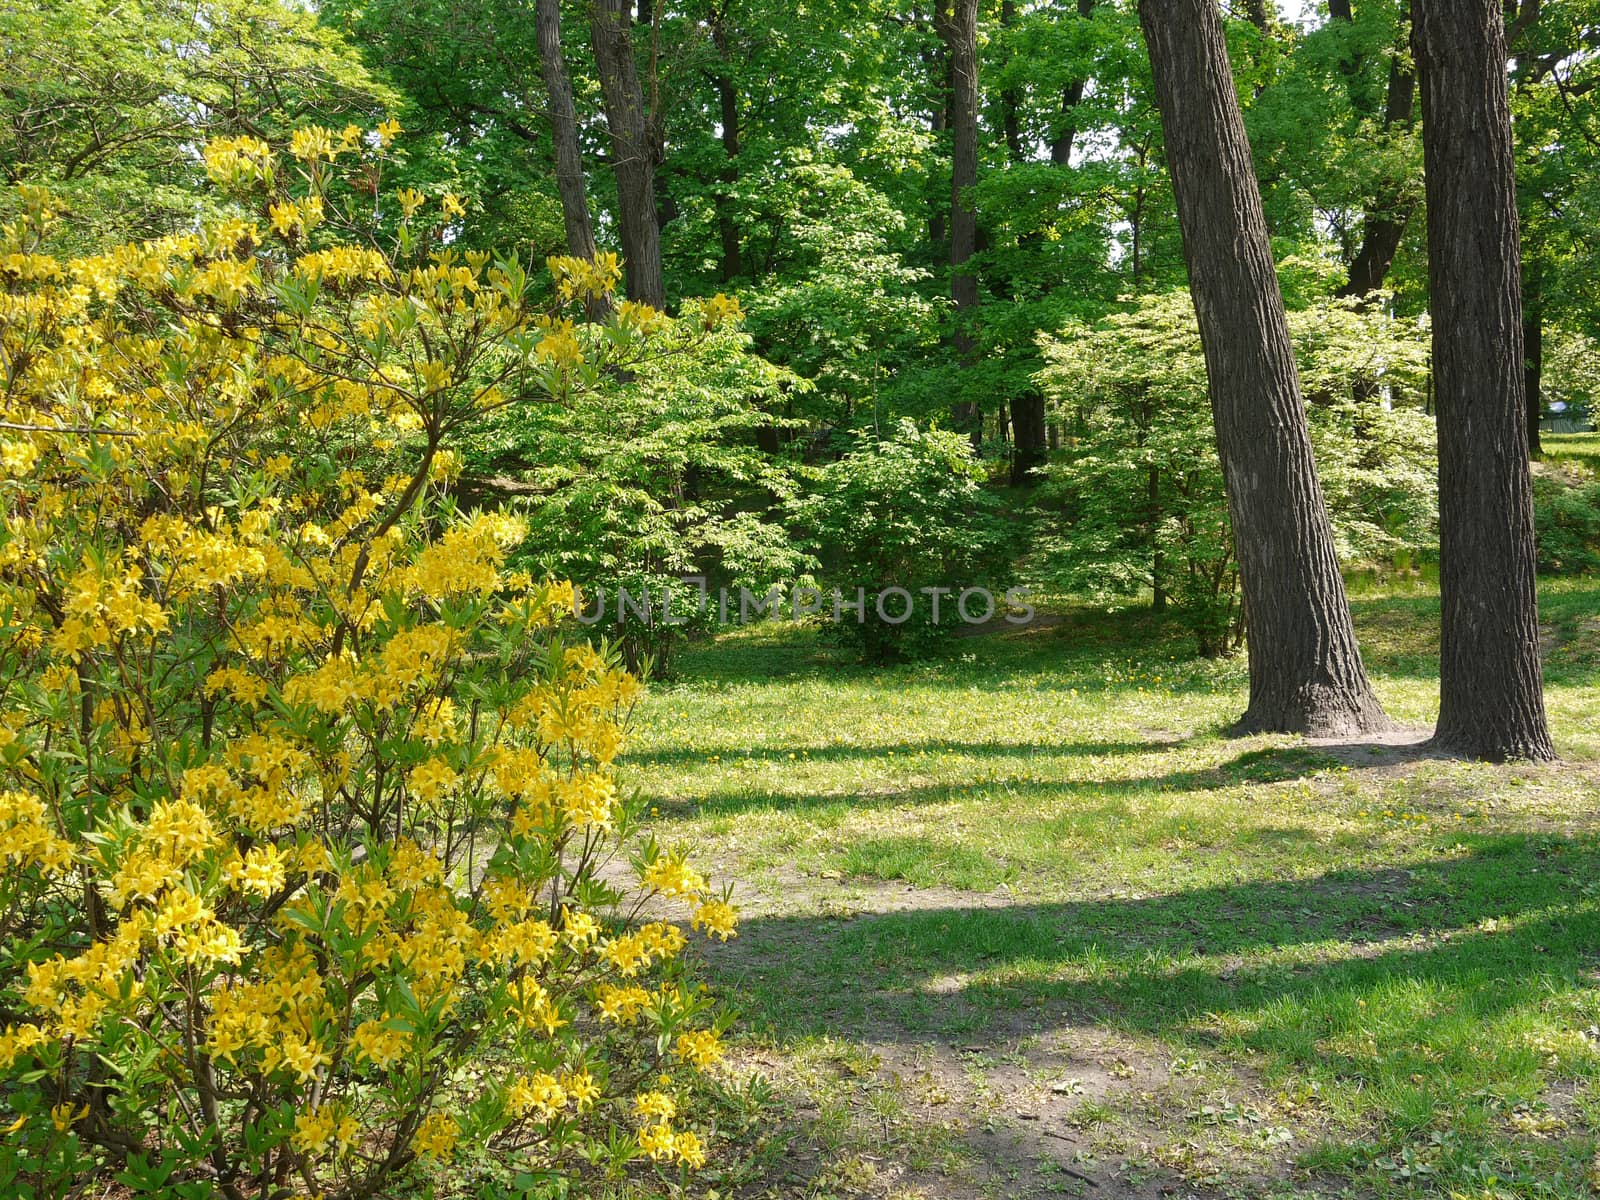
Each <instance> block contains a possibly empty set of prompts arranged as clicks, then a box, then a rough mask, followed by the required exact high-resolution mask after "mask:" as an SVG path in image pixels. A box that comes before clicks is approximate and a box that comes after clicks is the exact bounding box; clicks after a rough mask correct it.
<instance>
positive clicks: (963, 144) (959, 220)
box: [939, 0, 983, 438]
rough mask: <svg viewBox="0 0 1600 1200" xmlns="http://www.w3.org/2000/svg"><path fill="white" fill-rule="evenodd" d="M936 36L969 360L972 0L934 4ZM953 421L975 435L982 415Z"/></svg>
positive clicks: (974, 229) (974, 120)
mask: <svg viewBox="0 0 1600 1200" xmlns="http://www.w3.org/2000/svg"><path fill="white" fill-rule="evenodd" d="M939 36H940V38H941V39H942V40H943V42H944V47H945V54H946V55H947V56H948V60H949V63H950V299H951V300H952V301H954V302H955V307H956V316H955V319H956V332H955V348H956V355H957V356H958V357H959V358H960V359H961V361H963V362H967V361H969V360H970V359H971V357H972V353H973V349H974V345H975V341H974V338H973V336H972V330H971V322H972V319H973V316H974V314H975V312H976V310H977V307H978V275H977V271H976V270H975V269H974V268H973V265H972V256H973V255H974V254H976V253H977V249H978V217H977V213H976V212H975V211H974V210H973V207H972V197H971V196H970V195H969V194H968V193H969V191H970V189H972V188H974V187H976V186H977V183H978V0H951V3H950V6H949V8H948V9H946V8H944V7H943V5H941V6H940V10H939ZM957 416H958V420H959V421H961V422H963V423H965V424H967V425H968V426H969V427H972V428H973V429H974V437H975V438H976V436H977V426H978V423H979V422H981V421H982V419H983V418H982V413H981V411H980V410H979V409H978V407H977V405H975V404H969V403H965V402H964V403H963V404H962V405H961V406H960V410H959V411H958V414H957Z"/></svg>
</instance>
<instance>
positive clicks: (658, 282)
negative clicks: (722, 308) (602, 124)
mask: <svg viewBox="0 0 1600 1200" xmlns="http://www.w3.org/2000/svg"><path fill="white" fill-rule="evenodd" d="M631 26H632V7H631V5H630V4H629V0H594V3H593V6H592V8H591V9H590V13H589V29H590V33H591V35H592V38H593V42H594V60H595V66H596V68H598V72H599V75H600V91H601V95H602V96H603V98H604V102H605V110H606V126H607V127H608V128H609V129H610V131H611V157H612V166H613V169H614V171H615V173H616V177H617V224H618V226H619V227H620V229H621V233H622V258H623V271H624V277H623V278H624V287H625V290H626V292H627V295H628V299H630V300H633V301H635V302H637V303H640V304H649V305H652V306H653V307H655V308H664V307H666V302H667V296H666V287H665V284H664V283H663V282H662V278H661V225H660V222H659V220H658V218H657V215H656V193H655V174H656V167H655V149H654V146H653V145H652V142H651V137H650V123H649V120H648V118H647V116H646V114H645V107H644V94H643V92H642V91H640V88H639V69H638V66H637V65H636V64H635V63H634V61H633V38H632V35H631V32H630V29H631Z"/></svg>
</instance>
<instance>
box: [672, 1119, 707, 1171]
mask: <svg viewBox="0 0 1600 1200" xmlns="http://www.w3.org/2000/svg"><path fill="white" fill-rule="evenodd" d="M673 1149H675V1150H676V1151H677V1152H678V1161H679V1162H681V1163H682V1164H683V1165H684V1166H686V1167H688V1168H689V1169H690V1170H691V1171H698V1170H699V1169H700V1168H701V1167H703V1166H705V1165H706V1147H705V1143H704V1142H702V1141H701V1140H700V1135H699V1134H697V1133H695V1132H693V1131H692V1130H688V1129H685V1130H684V1131H683V1132H682V1133H679V1134H678V1135H677V1136H676V1137H675V1138H673Z"/></svg>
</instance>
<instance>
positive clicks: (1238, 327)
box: [1139, 0, 1388, 735]
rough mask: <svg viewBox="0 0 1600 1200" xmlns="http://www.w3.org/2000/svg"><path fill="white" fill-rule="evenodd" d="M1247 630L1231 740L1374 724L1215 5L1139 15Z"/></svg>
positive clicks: (1196, 2)
mask: <svg viewBox="0 0 1600 1200" xmlns="http://www.w3.org/2000/svg"><path fill="white" fill-rule="evenodd" d="M1139 18H1140V23H1141V24H1142V26H1143V27H1144V33H1145V41H1146V44H1147V45H1148V47H1149V51H1150V63H1151V67H1152V70H1153V73H1154V78H1155V87H1156V98H1157V102H1158V104H1159V107H1160V109H1161V123H1162V129H1163V131H1164V134H1165V140H1166V152H1167V160H1168V165H1169V167H1170V169H1171V172H1172V181H1173V189H1174V191H1175V193H1176V197H1177V205H1178V219H1179V224H1180V226H1181V228H1182V232H1183V247H1184V256H1185V259H1186V260H1187V263H1188V267H1189V287H1190V290H1191V292H1192V293H1193V296H1194V304H1195V312H1196V316H1197V317H1198V320H1199V325H1200V336H1201V342H1202V344H1203V346H1204V348H1205V357H1206V372H1207V377H1208V381H1209V388H1210V394H1211V405H1212V414H1213V420H1214V422H1215V425H1216V434H1217V449H1218V453H1219V456H1220V458H1221V460H1222V467H1223V477H1224V480H1225V482H1226V486H1227V493H1228V512H1229V516H1230V518H1231V521H1232V525H1233V535H1234V541H1235V545H1236V549H1237V552H1238V558H1239V571H1240V582H1241V585H1242V588H1243V592H1244V603H1245V613H1246V620H1247V623H1248V627H1249V651H1250V706H1249V708H1248V709H1247V711H1246V712H1245V714H1244V717H1243V718H1242V719H1241V721H1240V722H1239V726H1238V728H1239V729H1240V731H1241V732H1258V731H1266V730H1276V731H1283V732H1292V733H1309V734H1315V735H1339V734H1349V733H1360V732H1368V731H1372V730H1376V729H1381V728H1383V727H1385V726H1386V725H1387V724H1388V722H1387V719H1386V718H1385V717H1384V715H1383V710H1382V708H1381V707H1380V706H1379V704H1378V700H1377V697H1376V696H1374V695H1373V692H1372V688H1371V685H1370V684H1369V683H1368V681H1367V675H1366V671H1365V668H1364V667H1363V666H1362V662H1361V652H1360V649H1359V647H1358V646H1357V644H1356V637H1355V630H1354V627H1353V625H1352V623H1351V620H1350V609H1349V604H1348V602H1347V600H1346V597H1345V591H1344V579H1343V576H1341V574H1340V572H1339V561H1338V558H1337V556H1336V554H1335V552H1334V545H1333V529H1332V525H1331V523H1330V522H1329V519H1328V510H1327V505H1326V503H1325V501H1324V499H1323V495H1322V489H1321V487H1320V485H1319V484H1318V482H1317V476H1316V467H1315V464H1314V463H1313V461H1312V454H1311V438H1310V431H1309V429H1308V427H1307V424H1306V415H1305V408H1304V405H1303V403H1302V401H1301V397H1300V382H1299V377H1298V375H1297V373H1296V369H1295V360H1294V351H1293V348H1292V346H1291V344H1290V341H1289V327H1288V321H1287V318H1286V317H1285V314H1284V307H1283V296H1282V293H1281V291H1280V289H1279V285H1278V278H1277V274H1276V271H1275V269H1274V265H1273V260H1272V252H1271V247H1270V245H1269V243H1268V240H1267V227H1266V217H1265V214H1264V213H1263V211H1262V205H1261V193H1260V189H1259V187H1258V185H1257V183H1256V178H1255V170H1254V166H1253V164H1252V162H1251V158H1250V143H1249V141H1248V139H1247V138H1246V136H1245V129H1244V120H1243V117H1242V116H1241V114H1240V110H1239V100H1238V95H1237V93H1236V92H1235V90H1234V84H1233V76H1232V73H1231V71H1230V68H1229V65H1228V48H1227V42H1226V40H1225V38H1224V35H1223V27H1222V17H1221V14H1220V13H1219V12H1218V10H1217V6H1216V0H1140V4H1139Z"/></svg>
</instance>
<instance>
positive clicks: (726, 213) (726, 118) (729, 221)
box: [711, 8, 742, 283]
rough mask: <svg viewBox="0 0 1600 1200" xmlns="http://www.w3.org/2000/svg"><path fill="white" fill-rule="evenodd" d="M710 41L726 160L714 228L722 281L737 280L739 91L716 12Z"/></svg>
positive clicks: (724, 29) (724, 25)
mask: <svg viewBox="0 0 1600 1200" xmlns="http://www.w3.org/2000/svg"><path fill="white" fill-rule="evenodd" d="M711 40H712V42H713V43H714V44H715V46H716V48H717V53H718V55H719V56H720V57H721V59H722V73H721V74H719V75H718V76H717V77H716V84H717V101H718V104H719V106H720V108H721V110H722V153H723V155H724V156H725V157H726V161H725V162H724V163H723V166H722V171H721V182H722V190H721V191H720V192H719V194H718V196H717V229H718V232H719V233H720V235H721V239H722V270H721V275H722V282H723V283H728V282H730V281H732V280H734V279H737V278H738V277H739V273H740V270H741V269H742V263H741V262H740V255H739V244H740V240H741V238H740V233H739V223H738V221H736V220H735V219H734V216H733V197H732V196H731V195H730V194H729V193H730V192H731V190H732V189H733V188H734V187H735V185H737V184H738V182H739V91H738V88H737V86H736V85H735V84H734V81H733V53H732V50H731V48H730V43H729V41H728V25H727V18H726V16H725V14H724V13H723V12H722V11H721V10H720V9H715V8H713V9H712V20H711Z"/></svg>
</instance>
